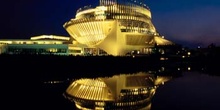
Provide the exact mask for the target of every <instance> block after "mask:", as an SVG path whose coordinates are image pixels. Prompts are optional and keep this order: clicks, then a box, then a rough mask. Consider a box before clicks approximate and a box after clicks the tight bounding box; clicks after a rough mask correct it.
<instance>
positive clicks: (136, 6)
mask: <svg viewBox="0 0 220 110" xmlns="http://www.w3.org/2000/svg"><path fill="white" fill-rule="evenodd" d="M144 1H145V0H134V1H133V0H131V1H127V0H100V4H99V6H96V7H94V8H93V7H91V6H85V7H83V8H80V9H79V10H78V11H77V13H76V16H75V18H74V19H71V20H70V21H68V22H66V23H65V24H64V28H65V29H66V30H67V32H68V33H69V34H70V35H71V36H72V37H73V38H74V39H75V40H77V41H78V42H79V43H81V44H86V45H87V46H89V47H97V48H100V49H102V50H104V51H106V52H107V53H108V54H112V55H125V54H126V53H127V52H130V51H132V50H140V49H142V48H147V47H152V46H153V45H154V43H155V40H154V36H155V35H156V34H157V32H156V29H155V27H154V25H153V24H152V22H151V12H150V10H149V8H148V7H147V6H146V4H144Z"/></svg>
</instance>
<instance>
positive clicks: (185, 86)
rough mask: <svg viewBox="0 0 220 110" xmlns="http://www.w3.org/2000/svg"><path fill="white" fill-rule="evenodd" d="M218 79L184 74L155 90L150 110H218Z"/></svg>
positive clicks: (219, 89)
mask: <svg viewBox="0 0 220 110" xmlns="http://www.w3.org/2000/svg"><path fill="white" fill-rule="evenodd" d="M219 93H220V77H218V76H211V75H207V74H204V73H201V72H198V71H188V72H184V73H183V76H182V77H179V78H175V79H173V80H171V81H169V82H167V83H166V84H165V85H164V86H161V87H160V88H158V89H157V92H156V94H155V96H154V98H153V100H152V110H193V109H194V110H220V104H219V103H220V100H219V99H220V94H219Z"/></svg>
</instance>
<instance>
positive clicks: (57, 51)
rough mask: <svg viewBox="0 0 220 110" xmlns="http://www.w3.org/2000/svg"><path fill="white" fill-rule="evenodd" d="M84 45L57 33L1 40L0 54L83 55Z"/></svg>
mask: <svg viewBox="0 0 220 110" xmlns="http://www.w3.org/2000/svg"><path fill="white" fill-rule="evenodd" d="M83 47H86V46H84V45H81V44H78V43H77V42H75V41H73V42H70V38H69V37H64V36H55V35H41V36H34V37H31V38H30V39H23V40H22V39H1V40H0V54H3V53H6V54H51V55H83V49H84V48H83Z"/></svg>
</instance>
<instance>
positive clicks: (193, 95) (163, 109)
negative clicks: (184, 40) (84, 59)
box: [42, 71, 220, 110]
mask: <svg viewBox="0 0 220 110" xmlns="http://www.w3.org/2000/svg"><path fill="white" fill-rule="evenodd" d="M67 86H68V83H60V84H59V83H57V84H44V89H45V91H46V92H45V93H43V94H44V95H43V96H44V99H42V100H44V101H43V102H44V103H45V104H43V105H44V107H45V108H48V109H59V110H64V109H65V110H74V109H76V108H75V106H74V104H73V103H71V102H69V100H66V99H64V97H63V96H62V93H63V92H64V91H65V89H66V87H67ZM219 93H220V77H218V76H210V75H207V74H204V73H201V72H198V71H185V72H183V73H182V76H181V77H175V78H173V79H171V80H169V81H168V82H165V84H164V85H162V86H160V87H159V88H158V89H157V90H156V94H155V95H154V97H153V99H152V107H151V109H152V110H191V109H196V110H219V109H220V94H219ZM45 99H46V100H45ZM44 107H42V108H44Z"/></svg>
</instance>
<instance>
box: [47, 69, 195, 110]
mask: <svg viewBox="0 0 220 110" xmlns="http://www.w3.org/2000/svg"><path fill="white" fill-rule="evenodd" d="M189 68H190V69H189ZM183 70H184V72H192V73H193V72H194V68H193V67H191V66H186V67H185V68H171V69H170V68H167V67H160V68H159V69H158V70H150V71H148V72H137V73H126V74H116V75H113V76H120V75H125V76H129V75H134V76H135V75H137V74H139V73H143V74H145V75H152V76H151V77H149V76H147V78H148V79H151V81H152V82H153V84H154V85H153V86H152V85H151V86H149V85H145V87H155V94H157V92H158V90H159V93H161V89H160V88H164V87H167V86H166V84H167V83H168V84H170V82H173V80H174V81H175V80H176V79H184V80H186V79H185V78H184V77H185V76H184V75H183V76H182V71H183ZM174 74H178V75H174ZM178 76H180V77H178ZM97 78H103V79H108V78H111V77H109V76H108V77H97ZM80 79H92V80H94V79H96V78H87V77H86V76H85V77H82V78H77V79H70V78H68V79H66V80H54V81H52V80H51V81H45V82H44V83H45V84H46V85H62V84H65V87H63V88H62V90H63V91H62V93H64V92H65V91H66V90H67V88H68V87H69V86H70V84H72V83H73V82H74V81H77V80H80ZM120 80H121V79H120ZM140 80H141V79H140ZM195 81H196V80H195ZM123 83H124V84H122V82H121V83H120V84H121V85H126V84H125V83H126V82H123ZM131 84H134V83H131ZM108 85H109V84H108ZM195 86H196V85H195ZM173 87H174V86H173ZM171 88H172V87H171ZM54 89H55V87H54ZM130 89H131V87H130ZM167 89H170V87H169V88H167ZM87 92H88V91H87ZM166 92H167V91H166ZM176 92H177V93H178V91H176ZM177 93H175V94H177ZM91 94H92V93H91ZM134 94H135V93H134ZM59 95H61V92H60V94H59ZM62 97H63V96H62ZM84 98H85V97H84ZM161 98H166V96H161ZM63 99H65V100H66V101H67V102H68V103H69V105H68V106H75V102H74V101H73V102H71V101H69V100H67V99H66V98H65V97H63ZM150 99H153V101H154V102H153V105H152V104H151V103H150V104H149V105H148V107H146V108H148V109H150V108H152V107H153V108H154V109H155V100H156V99H157V100H160V99H158V96H157V97H156V99H154V94H152V97H151V98H150ZM150 101H151V100H150ZM151 106H152V107H151ZM129 107H130V106H129ZM146 108H144V110H145V109H146ZM75 109H76V108H75ZM120 109H124V107H121V108H120ZM125 109H128V108H127V107H125ZM130 109H131V107H130ZM156 110H157V109H156Z"/></svg>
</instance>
